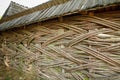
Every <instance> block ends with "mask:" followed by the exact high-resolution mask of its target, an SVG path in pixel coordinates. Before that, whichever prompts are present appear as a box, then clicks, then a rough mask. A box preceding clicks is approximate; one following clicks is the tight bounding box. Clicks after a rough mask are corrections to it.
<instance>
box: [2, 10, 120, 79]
mask: <svg viewBox="0 0 120 80" xmlns="http://www.w3.org/2000/svg"><path fill="white" fill-rule="evenodd" d="M113 13H114V14H113ZM96 16H98V17H96ZM96 16H92V17H89V16H80V15H74V16H71V17H70V16H69V17H65V18H64V20H63V22H58V21H56V20H52V21H47V22H44V23H43V24H41V25H38V24H33V25H31V26H32V27H27V28H23V29H16V30H11V31H6V32H2V33H1V38H0V41H1V44H0V47H1V49H0V53H3V54H4V60H3V61H4V64H5V65H6V66H7V67H10V68H13V69H17V70H21V71H23V72H26V73H29V74H35V75H37V76H39V77H41V78H42V79H45V80H88V79H89V80H119V75H120V74H119V73H120V24H119V22H120V18H119V17H120V14H119V11H116V12H107V13H102V14H97V15H96ZM103 17H104V19H103Z"/></svg>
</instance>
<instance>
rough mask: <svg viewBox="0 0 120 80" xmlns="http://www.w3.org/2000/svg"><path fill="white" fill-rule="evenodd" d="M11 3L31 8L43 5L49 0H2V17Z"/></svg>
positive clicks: (0, 4) (0, 5)
mask: <svg viewBox="0 0 120 80" xmlns="http://www.w3.org/2000/svg"><path fill="white" fill-rule="evenodd" d="M11 1H14V2H16V3H19V4H21V5H24V6H28V7H29V8H31V7H34V6H37V5H39V4H42V3H44V2H46V1H48V0H0V16H2V15H3V14H4V12H5V10H6V9H7V8H8V6H9V4H10V2H11Z"/></svg>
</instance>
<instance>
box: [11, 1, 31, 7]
mask: <svg viewBox="0 0 120 80" xmlns="http://www.w3.org/2000/svg"><path fill="white" fill-rule="evenodd" d="M10 4H16V5H18V6H21V7H24V8H29V7H28V6H25V5H22V4H19V3H17V2H14V1H11V2H10Z"/></svg>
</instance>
